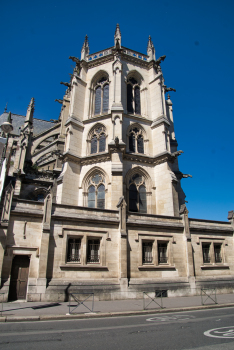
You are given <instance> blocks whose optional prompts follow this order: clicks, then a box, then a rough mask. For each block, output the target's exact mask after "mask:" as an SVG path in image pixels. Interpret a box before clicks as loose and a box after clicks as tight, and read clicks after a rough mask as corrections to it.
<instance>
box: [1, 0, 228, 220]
mask: <svg viewBox="0 0 234 350" xmlns="http://www.w3.org/2000/svg"><path fill="white" fill-rule="evenodd" d="M0 14H1V15H0V30H1V36H0V47H1V52H2V54H1V65H0V113H1V112H3V110H4V107H5V104H6V102H8V110H11V112H13V113H18V114H23V115H25V113H26V109H27V106H28V103H29V101H30V99H31V97H34V98H35V101H36V109H35V114H34V116H35V118H41V119H48V120H49V119H57V118H58V115H59V112H60V105H59V104H58V103H56V102H54V100H55V99H56V98H62V96H63V94H64V92H65V87H64V86H62V85H60V84H59V83H60V81H69V73H71V72H72V66H73V65H74V64H73V62H72V61H71V60H69V59H68V57H69V56H70V55H71V56H77V57H80V50H81V47H82V44H83V41H84V37H85V35H86V34H87V35H88V37H89V44H90V50H91V53H93V52H95V51H99V50H102V49H104V48H107V47H110V46H112V45H113V42H114V39H113V36H114V32H115V27H116V23H119V24H120V29H121V33H122V45H123V46H126V47H129V48H131V49H134V50H137V51H140V52H142V53H146V47H147V41H148V36H149V35H151V36H152V40H153V42H154V45H155V48H156V56H157V57H159V56H161V55H166V56H167V58H166V60H165V61H164V62H163V63H162V69H163V74H164V77H165V82H166V84H167V85H168V86H171V87H173V88H176V90H177V92H176V93H171V100H172V102H173V108H174V121H175V132H176V138H177V141H178V143H179V147H178V148H179V149H181V150H183V151H184V154H182V155H181V156H180V157H179V164H180V170H181V171H182V172H184V173H188V174H191V175H192V176H193V178H192V179H191V178H188V179H183V180H182V186H183V189H184V191H185V194H186V196H187V198H186V200H187V201H188V204H187V207H188V210H189V216H190V217H193V218H203V219H211V220H226V218H227V212H228V210H232V209H234V186H233V174H234V162H233V153H232V149H233V147H232V146H233V135H232V134H233V129H234V128H233V127H234V122H233V102H232V100H233V86H234V68H233V54H234V41H233V33H234V21H233V15H234V2H233V1H231V0H230V1H229V0H224V1H215V0H214V1H210V0H203V1H201V0H196V1H193V0H192V1H185V0H178V1H172V0H167V1H164V0H161V1H147V2H142V1H138V0H135V1H132V0H130V1H122V0H120V1H117V2H111V1H106V0H104V1H101V2H97V1H93V0H90V1H86V2H83V1H72V0H67V1H65V2H64V1H60V0H57V1H54V0H47V1H45V0H41V1H37V0H34V1H28V0H25V1H24V0H21V1H16V0H12V1H10V0H9V1H7V2H3V1H1V3H0Z"/></svg>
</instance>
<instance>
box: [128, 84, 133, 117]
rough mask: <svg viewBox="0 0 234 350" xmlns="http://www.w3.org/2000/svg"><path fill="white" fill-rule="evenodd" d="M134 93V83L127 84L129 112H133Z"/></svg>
mask: <svg viewBox="0 0 234 350" xmlns="http://www.w3.org/2000/svg"><path fill="white" fill-rule="evenodd" d="M132 102H133V94H132V85H130V84H128V85H127V110H128V113H133V106H132Z"/></svg>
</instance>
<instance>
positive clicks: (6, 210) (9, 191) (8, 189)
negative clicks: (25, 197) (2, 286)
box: [0, 182, 14, 282]
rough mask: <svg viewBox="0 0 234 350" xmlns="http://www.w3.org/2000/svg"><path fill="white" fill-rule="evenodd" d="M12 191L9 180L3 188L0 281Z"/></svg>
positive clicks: (0, 227)
mask: <svg viewBox="0 0 234 350" xmlns="http://www.w3.org/2000/svg"><path fill="white" fill-rule="evenodd" d="M13 193H14V187H13V186H12V183H11V182H10V183H9V184H8V185H7V187H6V189H5V197H4V200H3V207H2V215H1V223H0V282H1V276H2V266H3V260H4V253H5V248H6V239H7V230H8V225H9V221H10V213H11V203H12V198H13Z"/></svg>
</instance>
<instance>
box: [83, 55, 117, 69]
mask: <svg viewBox="0 0 234 350" xmlns="http://www.w3.org/2000/svg"><path fill="white" fill-rule="evenodd" d="M112 61H114V55H113V54H112V53H111V54H109V55H106V56H103V57H100V58H97V59H95V60H93V61H89V62H87V66H88V69H90V68H94V67H97V66H100V65H102V64H104V63H107V62H112Z"/></svg>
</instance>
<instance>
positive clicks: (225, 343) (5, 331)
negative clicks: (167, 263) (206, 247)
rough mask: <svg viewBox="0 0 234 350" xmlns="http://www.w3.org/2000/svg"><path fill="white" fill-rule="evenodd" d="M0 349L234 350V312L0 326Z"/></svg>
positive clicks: (231, 309) (206, 311) (219, 311)
mask: <svg viewBox="0 0 234 350" xmlns="http://www.w3.org/2000/svg"><path fill="white" fill-rule="evenodd" d="M223 327H225V328H223ZM204 333H205V334H204ZM0 349H12V350H13V349H17V350H21V349H24V350H27V349H30V350H31V349H33V350H37V349H40V350H41V349H51V350H53V349H56V350H60V349H62V350H65V349H66V350H72V349H82V350H83V349H85V350H86V349H87V350H89V349H95V350H99V349H100V350H101V349H102V350H103V349H108V350H109V349H111V350H117V349H118V350H122V349H127V350H138V349H144V350H151V349H154V350H159V349H160V350H167V349H168V350H179V349H199V350H201V349H202V350H211V349H212V350H218V349H222V350H226V349H228V350H230V349H232V350H233V349H234V308H223V309H215V310H205V311H192V312H176V313H166V314H161V315H159V314H152V315H147V316H145V315H144V316H143V315H142V316H130V317H115V318H99V319H87V320H66V321H46V322H43V321H40V322H22V323H1V324H0Z"/></svg>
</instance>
